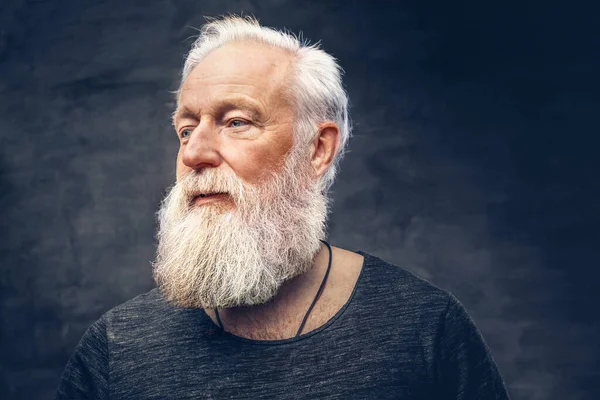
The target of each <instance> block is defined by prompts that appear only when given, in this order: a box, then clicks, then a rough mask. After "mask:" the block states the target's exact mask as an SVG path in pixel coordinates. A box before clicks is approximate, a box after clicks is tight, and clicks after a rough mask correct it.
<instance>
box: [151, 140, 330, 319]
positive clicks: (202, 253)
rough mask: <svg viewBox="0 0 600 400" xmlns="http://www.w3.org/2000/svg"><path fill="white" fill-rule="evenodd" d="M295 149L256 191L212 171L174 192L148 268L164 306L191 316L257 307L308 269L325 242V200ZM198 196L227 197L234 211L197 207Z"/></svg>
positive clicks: (162, 216)
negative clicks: (199, 310) (208, 310)
mask: <svg viewBox="0 0 600 400" xmlns="http://www.w3.org/2000/svg"><path fill="white" fill-rule="evenodd" d="M295 149H296V150H293V151H292V152H291V153H290V154H289V155H288V156H287V158H286V162H285V165H284V167H283V169H282V170H281V171H280V172H278V173H273V174H272V176H271V177H270V178H269V179H267V181H266V182H264V183H261V184H260V185H256V186H253V185H249V184H246V183H244V182H243V181H241V180H240V179H239V178H238V177H237V176H236V175H235V174H234V173H233V172H231V171H230V170H222V171H221V170H220V171H217V170H216V169H205V170H202V171H201V172H191V173H189V174H188V175H186V176H185V177H184V178H183V179H181V180H180V181H179V182H177V184H175V186H174V187H173V188H172V189H171V191H170V192H169V194H168V195H167V197H166V198H165V200H164V201H163V203H162V204H161V208H160V211H159V213H158V218H159V231H158V249H157V258H156V261H155V262H154V265H153V271H154V279H155V281H156V283H157V285H158V288H159V290H160V291H161V293H162V294H163V295H164V296H165V298H166V299H167V300H169V301H171V302H173V303H175V304H177V305H179V306H181V307H192V308H227V307H237V306H249V305H255V304H261V303H265V302H267V301H268V300H270V299H271V298H273V297H274V296H275V294H276V293H277V291H278V290H279V288H280V287H281V285H282V283H284V282H285V281H287V280H289V279H291V278H293V277H295V276H297V275H299V274H302V273H304V272H306V271H308V270H309V269H310V268H311V267H312V266H313V264H314V261H315V258H316V255H317V253H318V251H319V249H320V246H321V243H320V240H322V239H325V229H326V219H327V212H328V199H327V197H326V196H325V195H324V194H323V193H322V191H321V190H320V188H319V185H318V184H316V183H315V182H314V181H313V178H312V177H311V176H310V168H311V166H310V161H309V160H307V159H306V157H307V156H305V155H304V154H301V151H300V149H299V146H295ZM304 153H308V151H304ZM199 192H202V193H209V192H227V193H229V195H230V196H231V197H232V198H233V203H234V205H233V207H230V208H229V209H227V208H222V207H220V204H219V203H214V204H207V205H204V206H200V207H199V206H194V205H193V204H192V199H193V194H197V193H199Z"/></svg>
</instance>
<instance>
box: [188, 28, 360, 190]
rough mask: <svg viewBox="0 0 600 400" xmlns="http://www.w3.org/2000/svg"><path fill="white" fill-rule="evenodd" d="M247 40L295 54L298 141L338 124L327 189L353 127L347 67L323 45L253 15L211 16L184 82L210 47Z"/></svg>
mask: <svg viewBox="0 0 600 400" xmlns="http://www.w3.org/2000/svg"><path fill="white" fill-rule="evenodd" d="M246 40H250V41H255V42H259V43H264V44H267V45H269V46H274V47H277V48H281V49H283V50H286V51H287V52H289V53H290V54H291V55H292V56H293V67H292V73H291V75H292V76H290V77H289V87H288V90H289V95H290V96H291V97H292V101H293V104H294V105H295V111H296V119H295V135H294V136H295V142H296V145H299V144H300V145H301V144H308V143H310V141H311V140H312V139H314V137H315V136H316V134H317V126H318V125H319V124H320V123H323V122H325V121H333V122H335V123H336V124H337V126H338V127H339V129H340V134H341V140H340V147H339V150H338V152H337V154H336V155H335V158H334V161H333V162H332V163H331V165H330V167H329V169H328V170H327V171H326V172H325V174H323V176H322V177H321V180H320V182H319V183H320V185H321V190H323V191H324V192H327V191H328V190H329V189H330V187H331V185H332V184H333V181H334V179H335V175H336V172H337V169H338V164H339V162H340V160H341V159H342V157H343V155H344V153H345V150H346V145H347V143H348V139H349V137H350V134H351V125H350V119H349V116H348V95H347V94H346V91H345V90H344V88H343V85H342V69H341V68H340V66H339V65H338V63H337V61H336V59H335V58H334V57H332V56H331V55H329V54H327V53H326V52H325V51H323V50H321V49H320V48H319V46H318V44H313V45H310V44H309V43H307V42H305V41H300V40H299V39H298V38H297V37H296V36H295V35H293V34H291V33H289V32H286V31H281V30H276V29H272V28H268V27H264V26H261V25H260V24H259V23H258V21H257V20H256V19H255V18H253V17H239V16H228V17H223V18H220V19H215V20H211V21H210V22H208V23H207V24H205V25H204V26H202V29H201V30H200V36H199V37H198V38H197V39H196V41H195V42H194V44H193V45H192V48H191V50H190V52H189V53H188V54H187V57H186V60H185V64H184V67H183V71H182V79H181V83H182V84H183V81H185V79H186V78H187V77H188V75H189V74H190V73H191V72H192V70H193V69H194V67H195V66H196V65H198V63H200V62H201V61H202V60H203V59H204V58H205V57H206V56H207V55H208V54H209V53H210V52H211V51H213V50H215V49H217V48H219V47H221V46H223V45H225V44H227V43H231V42H236V41H246Z"/></svg>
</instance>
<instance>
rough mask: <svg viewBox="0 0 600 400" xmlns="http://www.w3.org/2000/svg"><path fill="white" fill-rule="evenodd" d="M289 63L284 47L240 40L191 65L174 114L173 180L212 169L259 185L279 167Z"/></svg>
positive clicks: (286, 137)
mask: <svg viewBox="0 0 600 400" xmlns="http://www.w3.org/2000/svg"><path fill="white" fill-rule="evenodd" d="M290 65H291V60H290V56H289V55H288V54H287V53H285V52H284V51H283V50H280V49H274V48H270V47H267V46H266V45H262V44H258V43H253V42H243V43H234V44H229V45H226V46H224V47H222V48H219V49H217V50H215V51H213V52H212V53H210V54H209V55H208V56H207V57H206V58H205V59H204V60H203V61H202V62H201V63H200V64H199V65H198V66H196V67H195V68H194V70H193V71H192V72H191V74H190V75H189V76H188V78H187V79H186V80H185V82H184V83H183V85H182V87H181V91H180V96H179V104H178V107H177V111H176V113H175V116H174V125H175V129H176V131H177V134H178V136H179V140H180V149H179V154H178V157H177V179H178V180H180V179H181V178H182V177H183V176H184V175H185V174H187V173H189V172H190V171H198V170H201V169H209V168H215V169H218V170H230V171H231V172H233V173H235V175H237V176H238V177H239V178H240V179H241V180H242V181H244V182H246V183H249V184H258V183H260V182H263V181H264V180H265V179H266V178H267V176H268V174H269V173H272V172H275V171H278V170H279V169H280V168H281V167H282V165H283V162H284V157H285V154H286V153H287V152H288V151H289V150H290V149H291V147H292V145H293V115H294V113H293V109H292V107H291V105H290V104H289V103H288V102H287V101H286V96H285V81H286V78H287V77H288V74H289V69H290ZM220 200H221V201H222V202H228V201H230V200H231V199H227V198H223V197H222V198H221V199H220ZM202 201H205V202H206V201H207V200H201V199H199V202H202Z"/></svg>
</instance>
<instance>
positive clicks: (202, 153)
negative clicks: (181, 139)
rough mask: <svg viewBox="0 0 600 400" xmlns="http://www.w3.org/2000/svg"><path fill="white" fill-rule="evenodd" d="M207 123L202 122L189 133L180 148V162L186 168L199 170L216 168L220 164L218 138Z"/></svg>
mask: <svg viewBox="0 0 600 400" xmlns="http://www.w3.org/2000/svg"><path fill="white" fill-rule="evenodd" d="M211 125H212V124H210V123H209V122H208V121H203V122H201V123H200V124H198V126H197V127H196V128H195V129H194V130H193V131H192V132H191V134H190V137H189V138H188V141H187V143H185V144H184V145H183V146H182V147H181V150H180V151H181V162H182V163H183V164H184V165H185V166H186V167H188V168H191V169H194V170H199V169H203V168H214V167H218V166H219V165H220V164H221V162H222V158H221V154H220V153H219V138H218V135H217V133H216V132H215V129H213V127H212V126H211Z"/></svg>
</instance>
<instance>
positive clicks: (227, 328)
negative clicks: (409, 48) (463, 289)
mask: <svg viewBox="0 0 600 400" xmlns="http://www.w3.org/2000/svg"><path fill="white" fill-rule="evenodd" d="M177 100H178V101H177V109H176V111H175V113H174V115H173V124H174V127H175V131H176V133H177V137H178V140H179V143H180V148H179V155H178V157H177V183H176V185H175V186H174V187H173V188H172V190H171V191H170V192H169V194H168V196H167V197H166V199H165V200H164V202H163V204H162V206H161V209H160V212H159V222H160V228H159V232H158V239H159V243H158V251H157V257H156V261H155V263H154V278H155V280H156V283H157V286H158V288H157V289H155V290H152V291H150V292H149V293H146V294H144V295H141V296H139V297H137V298H135V299H133V300H131V301H129V302H127V303H125V304H123V305H121V306H119V307H116V308H115V309H113V310H110V311H109V312H107V313H106V314H104V315H103V316H102V318H101V319H100V320H98V321H97V322H96V323H95V324H93V325H92V326H91V327H90V329H89V330H88V331H87V332H86V334H85V335H84V337H83V338H82V340H81V342H80V343H79V345H78V347H77V348H76V350H75V352H74V354H73V356H72V357H71V359H70V361H69V363H68V365H67V367H66V369H65V371H64V373H63V376H62V381H61V384H60V387H59V389H58V394H57V398H59V399H67V398H68V399H75V398H98V399H108V398H111V399H166V398H169V399H171V398H172V399H198V398H252V399H258V398H292V399H296V398H340V399H346V398H398V399H405V400H406V399H505V398H507V397H508V396H507V393H506V389H505V387H504V384H503V382H502V378H501V377H500V374H499V372H498V370H497V368H496V365H495V364H494V361H493V359H492V356H491V355H490V352H489V350H488V348H487V346H486V345H485V343H484V342H483V339H482V338H481V335H480V334H479V332H478V331H477V329H476V328H475V326H474V325H473V322H472V320H471V319H470V318H469V316H468V314H467V313H466V311H465V310H464V308H463V307H462V306H461V305H460V303H459V302H458V301H457V300H456V299H455V298H454V297H453V296H452V295H450V294H449V293H447V292H445V291H443V290H441V289H438V288H436V287H435V286H433V285H431V284H429V283H428V282H426V281H424V280H421V279H419V278H417V277H415V276H414V275H411V274H410V273H408V272H407V271H405V270H403V269H401V268H399V267H396V266H393V265H390V264H388V263H386V262H384V261H382V260H381V259H379V258H377V257H374V256H372V255H369V254H367V253H365V252H362V251H358V252H352V251H347V250H343V249H340V248H337V247H333V246H330V245H329V244H328V243H327V242H326V241H324V239H325V237H326V218H327V211H328V198H327V193H328V190H329V188H330V186H331V184H332V182H333V179H334V176H335V173H336V167H337V164H338V162H339V160H340V158H341V156H342V154H343V151H344V148H345V146H346V144H347V141H348V137H349V135H350V124H349V119H348V112H347V108H348V99H347V96H346V93H345V91H344V89H343V87H342V82H341V73H340V68H339V66H338V65H337V63H336V61H335V60H334V58H332V57H331V56H330V55H328V54H327V53H325V52H324V51H322V50H320V49H319V48H318V47H317V46H307V45H305V44H302V43H300V42H299V41H298V40H297V39H296V38H295V37H293V36H291V35H289V34H287V33H284V32H280V31H276V30H273V29H269V28H265V27H262V26H260V25H259V24H258V22H256V21H255V20H253V19H249V18H239V17H227V18H223V19H219V20H214V21H212V22H210V23H208V24H207V25H205V26H204V27H203V29H202V31H201V34H200V37H199V38H198V40H197V41H196V42H195V43H194V46H193V48H192V50H191V51H190V53H189V55H188V56H187V59H186V62H185V66H184V70H183V78H182V81H181V86H180V88H179V91H178V99H177Z"/></svg>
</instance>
